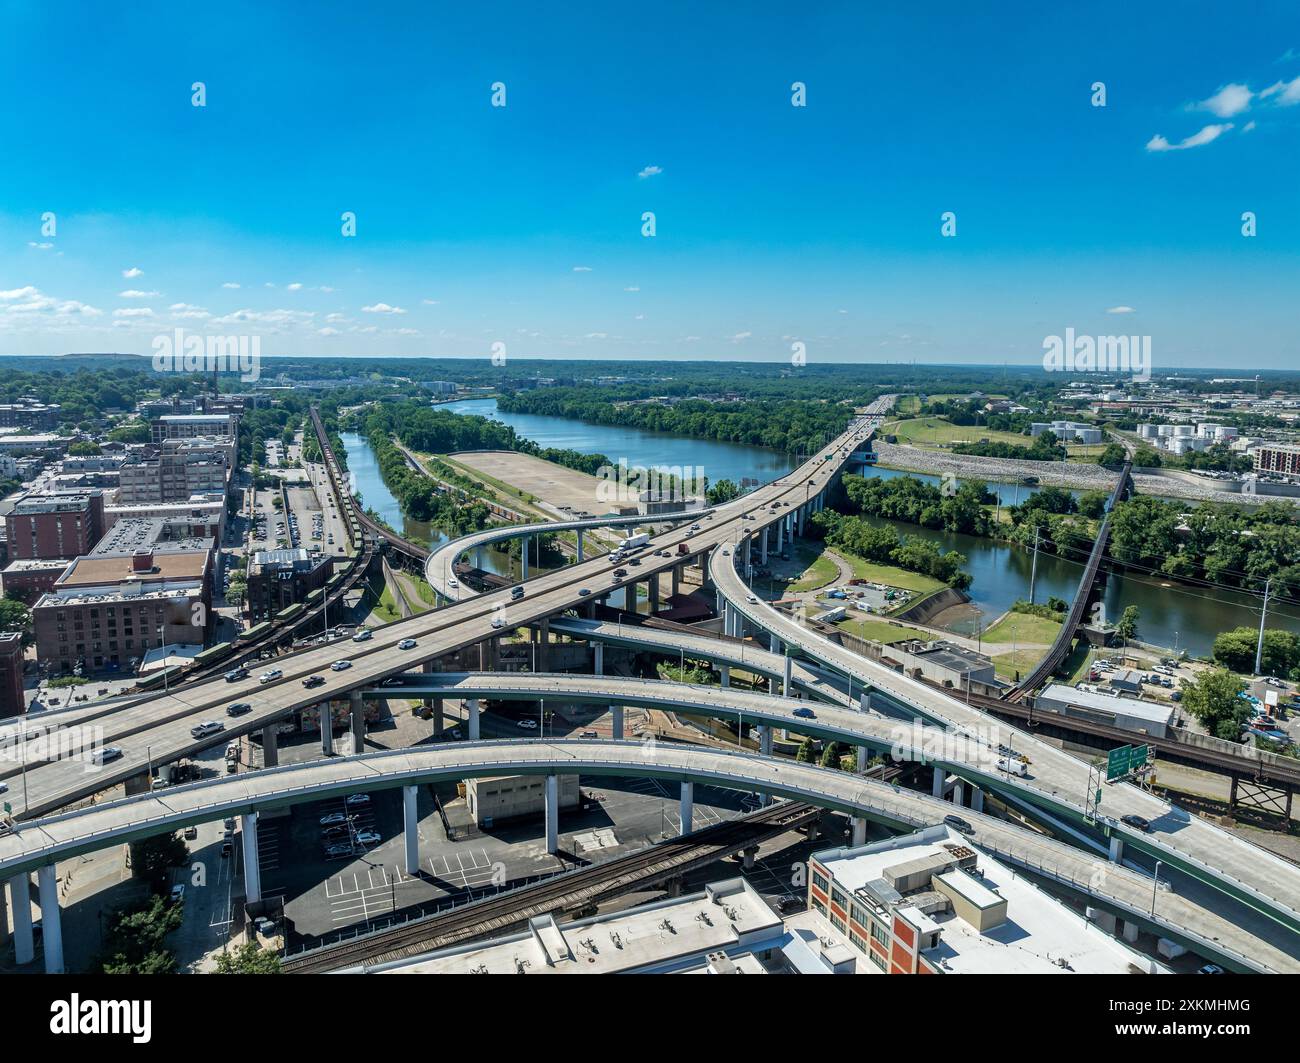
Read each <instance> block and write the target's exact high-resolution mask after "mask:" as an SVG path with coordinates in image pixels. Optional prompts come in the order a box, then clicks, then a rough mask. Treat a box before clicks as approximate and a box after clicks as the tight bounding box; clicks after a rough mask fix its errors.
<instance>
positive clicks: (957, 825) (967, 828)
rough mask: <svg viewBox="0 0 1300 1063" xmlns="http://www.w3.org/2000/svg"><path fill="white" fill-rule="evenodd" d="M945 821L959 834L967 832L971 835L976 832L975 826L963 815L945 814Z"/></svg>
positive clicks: (966, 833) (967, 834)
mask: <svg viewBox="0 0 1300 1063" xmlns="http://www.w3.org/2000/svg"><path fill="white" fill-rule="evenodd" d="M943 821H944V823H946V824H947V825H948V826H949V827H951V828H952V829H953V830H955V831H956V832H957V833H958V834H965V835H966V836H967V837H969V836H970V835H972V834H974V833H975V828H974V827H972V826H971V825H970V824H969V823H967V822H966V821H965V820H964V819H962V818H961V816H944V817H943Z"/></svg>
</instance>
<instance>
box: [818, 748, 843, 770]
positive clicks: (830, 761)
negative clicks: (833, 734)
mask: <svg viewBox="0 0 1300 1063" xmlns="http://www.w3.org/2000/svg"><path fill="white" fill-rule="evenodd" d="M821 766H822V767H823V768H838V767H839V766H840V744H839V743H838V742H827V743H826V745H825V747H824V748H823V749H822V759H821Z"/></svg>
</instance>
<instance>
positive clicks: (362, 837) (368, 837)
mask: <svg viewBox="0 0 1300 1063" xmlns="http://www.w3.org/2000/svg"><path fill="white" fill-rule="evenodd" d="M381 841H383V839H382V838H380V836H379V832H378V831H374V830H359V831H357V844H358V845H378V844H379V843H380V842H381Z"/></svg>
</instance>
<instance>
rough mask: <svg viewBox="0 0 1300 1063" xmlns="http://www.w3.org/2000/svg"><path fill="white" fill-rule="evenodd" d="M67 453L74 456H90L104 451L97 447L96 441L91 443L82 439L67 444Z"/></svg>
mask: <svg viewBox="0 0 1300 1063" xmlns="http://www.w3.org/2000/svg"><path fill="white" fill-rule="evenodd" d="M68 453H69V454H71V455H72V456H73V457H76V458H92V457H95V456H96V455H98V454H103V453H104V452H103V451H102V450H100V449H99V444H98V443H92V442H90V441H89V440H83V441H82V442H80V443H72V444H70V445H69V446H68Z"/></svg>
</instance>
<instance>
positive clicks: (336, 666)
mask: <svg viewBox="0 0 1300 1063" xmlns="http://www.w3.org/2000/svg"><path fill="white" fill-rule="evenodd" d="M351 667H352V662H351V661H335V662H334V663H333V664H331V665H330V671H332V672H346V671H347V670H348V669H349V668H351Z"/></svg>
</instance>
